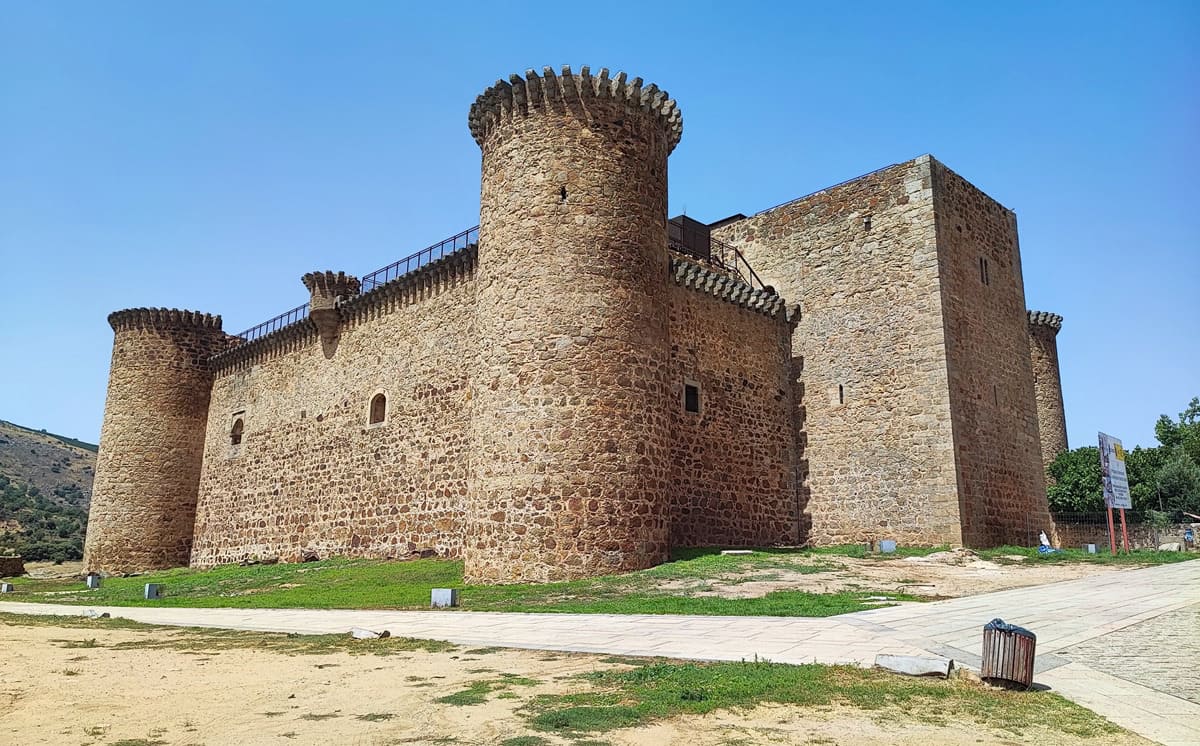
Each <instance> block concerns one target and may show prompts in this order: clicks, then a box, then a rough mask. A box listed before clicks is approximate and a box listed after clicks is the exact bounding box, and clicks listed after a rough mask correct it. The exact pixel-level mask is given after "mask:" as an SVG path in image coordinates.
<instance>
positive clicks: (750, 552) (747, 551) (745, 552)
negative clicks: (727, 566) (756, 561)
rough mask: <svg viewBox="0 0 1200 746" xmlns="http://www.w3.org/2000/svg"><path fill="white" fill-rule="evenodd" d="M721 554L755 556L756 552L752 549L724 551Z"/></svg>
mask: <svg viewBox="0 0 1200 746" xmlns="http://www.w3.org/2000/svg"><path fill="white" fill-rule="evenodd" d="M721 554H725V555H732V556H740V555H743V554H754V550H752V549H722V550H721Z"/></svg>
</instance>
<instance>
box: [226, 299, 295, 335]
mask: <svg viewBox="0 0 1200 746" xmlns="http://www.w3.org/2000/svg"><path fill="white" fill-rule="evenodd" d="M306 318H308V304H307V303H305V304H304V305H302V306H296V307H295V308H293V309H292V310H290V311H284V312H283V313H281V314H279V315H278V316H276V317H275V318H273V319H270V320H268V321H264V322H262V323H261V324H259V325H258V326H253V327H250V328H249V329H247V330H246V331H244V332H242V333H241V334H238V335H237V336H239V337H241V338H242V339H244V340H246V341H247V342H253V341H254V340H256V339H258V338H259V337H265V336H267V335H268V334H271V333H272V332H277V331H279V330H280V329H282V328H283V327H285V326H291V325H292V324H295V323H296V322H297V321H303V320H304V319H306Z"/></svg>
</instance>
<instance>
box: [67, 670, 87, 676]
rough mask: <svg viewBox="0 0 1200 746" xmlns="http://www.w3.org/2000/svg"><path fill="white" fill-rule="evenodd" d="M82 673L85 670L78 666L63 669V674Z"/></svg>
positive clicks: (73, 674)
mask: <svg viewBox="0 0 1200 746" xmlns="http://www.w3.org/2000/svg"><path fill="white" fill-rule="evenodd" d="M81 673H83V672H82V671H80V670H79V669H78V668H64V669H63V670H62V675H63V676H78V675H79V674H81Z"/></svg>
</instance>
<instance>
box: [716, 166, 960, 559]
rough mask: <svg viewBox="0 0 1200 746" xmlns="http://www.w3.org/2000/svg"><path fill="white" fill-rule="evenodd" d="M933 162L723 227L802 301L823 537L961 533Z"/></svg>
mask: <svg viewBox="0 0 1200 746" xmlns="http://www.w3.org/2000/svg"><path fill="white" fill-rule="evenodd" d="M930 160H931V159H930V158H928V157H927V156H926V157H922V158H918V159H916V160H914V161H910V162H908V163H903V164H899V165H896V166H891V167H888V168H885V169H882V170H880V171H877V172H875V173H873V174H868V175H867V176H864V177H861V178H859V179H855V180H853V181H850V182H847V183H845V184H842V185H839V186H836V187H832V188H829V189H825V190H822V191H820V192H817V193H816V194H813V195H810V196H808V197H804V198H801V199H799V200H795V201H793V202H789V203H787V204H784V205H781V206H779V207H776V208H774V209H771V210H767V211H765V212H762V213H759V214H758V215H754V216H752V217H750V218H746V219H743V220H739V221H737V222H734V223H730V224H728V225H725V226H723V227H721V228H720V229H718V230H717V231H716V232H715V234H714V235H715V236H716V237H718V238H720V239H722V240H725V241H727V242H729V243H732V244H734V245H736V246H737V247H739V248H740V249H741V251H742V252H743V253H744V254H745V256H746V258H747V260H748V261H749V263H750V264H751V266H753V267H754V269H755V271H756V272H757V273H758V274H759V276H760V277H762V278H763V281H764V282H766V283H768V284H771V285H774V286H775V288H777V289H778V290H779V292H780V293H781V294H782V295H783V296H784V297H786V298H789V299H795V300H797V301H799V302H800V305H801V307H802V311H803V316H802V319H801V321H800V323H799V325H798V326H797V327H796V333H795V337H794V342H793V345H794V354H796V355H797V356H798V358H799V365H800V367H801V368H802V373H801V375H800V383H801V389H800V392H799V393H798V394H797V397H798V398H799V399H801V401H802V409H801V411H800V421H801V425H802V428H803V429H802V435H801V444H802V446H803V448H804V450H803V454H802V456H803V462H802V464H801V469H802V470H803V471H805V472H806V473H807V479H806V481H805V483H804V484H803V486H802V489H803V490H804V491H805V492H806V493H807V494H809V495H811V499H809V500H808V505H807V512H808V518H809V520H811V523H812V532H811V539H812V541H813V542H814V543H818V544H831V543H832V544H836V543H846V542H859V541H866V540H870V539H874V538H895V539H898V540H900V541H901V542H902V543H910V544H940V543H949V544H957V543H960V541H961V537H960V532H959V513H958V486H957V476H956V471H955V462H954V451H953V442H954V440H953V435H952V430H951V416H950V401H949V396H948V393H947V391H948V381H947V372H946V362H945V337H944V329H943V326H942V318H941V310H940V305H941V296H940V290H939V280H938V252H937V242H936V234H935V224H934V222H935V221H934V197H933V188H932V183H931V175H930ZM805 462H806V463H805Z"/></svg>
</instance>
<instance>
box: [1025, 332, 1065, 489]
mask: <svg viewBox="0 0 1200 746" xmlns="http://www.w3.org/2000/svg"><path fill="white" fill-rule="evenodd" d="M1028 318H1029V359H1030V363H1031V364H1032V366H1033V390H1034V394H1035V395H1036V397H1037V414H1038V433H1039V435H1040V436H1041V439H1042V464H1043V466H1045V467H1049V466H1050V463H1051V462H1052V461H1054V459H1055V458H1057V457H1058V454H1060V453H1062V452H1063V451H1066V450H1067V413H1066V409H1065V408H1064V407H1063V392H1062V375H1061V373H1060V372H1059V368H1058V331H1059V330H1060V329H1062V316H1059V315H1058V314H1054V313H1046V312H1045V311H1030V312H1029V316H1028ZM1046 478H1047V479H1049V475H1047V477H1046Z"/></svg>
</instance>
